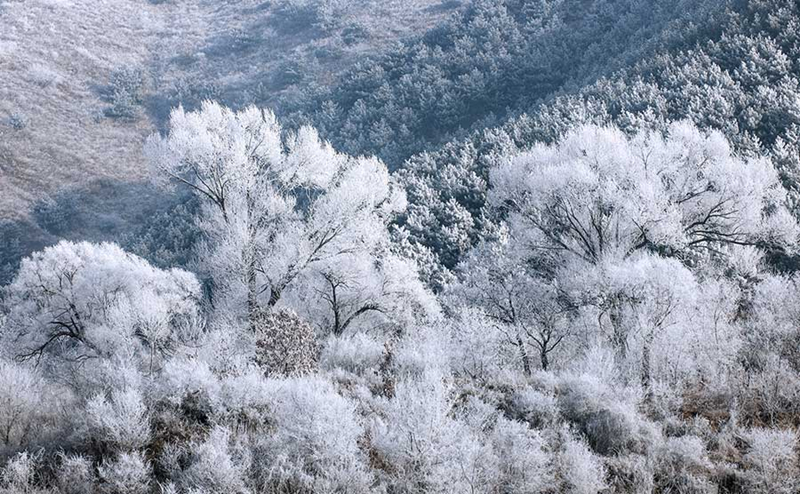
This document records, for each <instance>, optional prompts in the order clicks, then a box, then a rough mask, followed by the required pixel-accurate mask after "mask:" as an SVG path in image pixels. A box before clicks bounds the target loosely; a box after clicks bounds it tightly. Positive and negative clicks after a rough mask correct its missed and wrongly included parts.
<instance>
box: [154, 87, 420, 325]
mask: <svg viewBox="0 0 800 494" xmlns="http://www.w3.org/2000/svg"><path fill="white" fill-rule="evenodd" d="M148 154H149V155H150V160H151V163H152V165H153V167H154V168H155V169H156V173H157V174H158V176H159V177H161V178H166V179H169V180H170V181H172V182H178V183H182V184H184V185H187V186H189V187H190V188H191V189H193V190H194V191H195V192H196V193H197V194H198V195H199V196H200V197H201V198H203V199H205V206H204V208H203V211H202V213H201V215H200V216H201V218H200V220H199V223H198V226H199V227H200V229H201V230H202V232H203V233H204V235H205V237H206V243H205V247H204V248H203V249H201V252H200V259H199V262H200V264H201V265H202V266H203V267H204V269H206V270H207V271H208V272H209V273H210V274H211V278H212V280H213V284H214V297H215V304H216V305H217V306H222V305H224V304H230V305H231V306H230V309H231V310H233V311H234V314H236V313H238V311H239V310H240V307H242V306H243V305H245V304H243V302H245V303H246V308H247V314H248V320H250V321H251V322H252V317H253V315H254V314H255V313H256V310H257V309H258V308H259V307H260V306H265V307H268V308H270V307H273V306H275V305H276V304H277V303H278V302H279V301H280V300H281V299H282V297H283V295H284V294H285V293H286V292H287V290H289V289H291V288H293V285H295V284H298V280H300V279H301V278H303V277H307V276H311V275H310V274H309V273H311V271H312V270H316V271H317V272H318V273H319V274H320V276H322V277H323V279H324V278H325V277H326V276H327V277H328V278H329V279H330V280H331V281H329V282H328V283H327V285H328V286H327V288H325V289H324V293H325V295H324V296H325V297H326V298H327V299H329V304H330V310H331V312H333V314H334V317H333V319H334V322H333V323H332V329H333V331H334V332H341V331H342V330H343V326H344V325H345V322H346V321H347V319H348V318H350V317H352V316H356V315H360V314H363V313H365V312H369V311H377V310H379V309H383V307H384V306H383V305H382V304H381V305H379V304H378V303H376V302H375V301H373V300H369V299H367V300H364V301H362V302H359V303H354V304H351V305H352V308H351V309H348V311H347V314H346V315H343V310H344V308H343V307H342V304H341V303H340V302H339V301H340V300H341V299H340V298H339V297H340V294H341V293H342V292H343V291H345V290H348V289H349V290H354V291H359V290H361V284H362V283H366V284H369V283H372V282H373V281H372V279H371V278H367V279H362V277H361V276H358V275H354V274H353V273H351V272H350V270H351V269H356V270H359V269H361V264H362V263H363V264H364V265H366V264H368V263H370V262H375V260H376V255H377V252H378V251H381V250H382V249H384V248H385V247H386V244H387V241H388V236H387V235H388V233H387V228H386V226H387V224H388V223H389V221H391V219H392V217H393V215H394V214H395V213H396V212H398V211H401V210H402V209H403V208H404V207H405V195H404V193H403V191H402V190H401V189H400V188H399V187H397V186H396V185H395V184H394V183H393V181H392V180H391V178H390V176H389V174H388V171H387V170H386V167H385V166H384V165H383V164H382V163H381V162H380V161H378V160H376V159H370V158H351V157H348V156H345V155H343V154H340V153H337V152H336V151H334V150H333V149H332V148H331V146H330V145H329V144H327V143H326V142H323V141H321V140H320V139H319V137H318V136H317V133H316V131H314V130H313V129H311V128H309V127H304V128H301V129H300V130H298V131H297V132H296V133H289V134H288V135H285V136H284V135H283V132H282V129H281V126H280V125H279V124H278V122H277V121H276V119H275V116H274V115H273V114H272V112H270V111H267V110H260V109H258V108H255V107H250V108H247V109H244V110H242V111H240V112H235V111H232V110H229V109H226V108H223V107H222V106H220V105H218V104H215V103H211V102H206V103H205V104H203V106H202V108H201V109H200V110H199V111H197V112H192V113H187V112H185V111H184V110H183V109H181V108H179V109H177V110H175V111H174V112H173V113H172V116H171V119H170V130H169V133H168V135H167V136H166V137H153V138H151V139H150V141H149V144H148ZM346 257H347V258H349V259H351V260H352V259H356V260H358V262H355V263H351V265H350V266H348V263H347V262H346V261H345V260H344V259H345V258H346ZM343 283H344V284H343ZM345 285H346V286H345ZM322 286H325V283H322ZM334 297H336V302H332V300H333V299H334ZM337 312H338V316H339V322H338V325H337V322H336V317H337ZM342 317H344V320H343V319H342Z"/></svg>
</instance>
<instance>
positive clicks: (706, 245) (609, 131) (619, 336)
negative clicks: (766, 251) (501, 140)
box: [461, 122, 798, 383]
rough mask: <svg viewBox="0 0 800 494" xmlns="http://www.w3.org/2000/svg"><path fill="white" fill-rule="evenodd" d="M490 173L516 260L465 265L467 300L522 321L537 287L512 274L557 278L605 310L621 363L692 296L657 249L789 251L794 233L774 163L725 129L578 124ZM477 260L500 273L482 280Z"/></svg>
mask: <svg viewBox="0 0 800 494" xmlns="http://www.w3.org/2000/svg"><path fill="white" fill-rule="evenodd" d="M490 180H491V189H490V193H489V200H490V203H491V204H492V205H493V206H494V207H496V208H498V209H499V210H501V211H503V212H504V213H505V214H506V221H507V226H508V229H509V239H508V241H507V242H508V245H507V246H506V247H505V249H506V250H508V251H509V252H512V253H514V254H513V255H514V256H516V258H517V259H519V261H518V262H516V265H515V266H514V267H513V269H510V270H506V271H507V272H508V274H509V276H506V277H505V278H504V277H503V275H502V271H503V270H497V269H496V268H494V267H492V266H493V264H496V263H497V261H496V260H495V259H494V256H478V258H477V259H472V260H470V261H469V263H467V264H464V265H462V268H461V271H462V273H466V274H462V284H468V285H470V288H469V290H468V291H467V298H468V300H471V301H472V302H473V303H477V304H478V305H481V306H483V307H485V310H488V311H489V312H490V313H492V312H497V313H499V314H506V313H511V311H510V309H511V308H513V309H514V313H515V315H516V316H517V318H518V314H519V313H521V309H524V308H525V305H523V303H522V302H523V301H525V300H526V299H525V294H524V292H526V291H529V290H526V289H522V288H520V286H521V285H519V283H521V282H519V281H514V280H513V279H512V278H530V277H533V279H535V278H536V277H539V278H541V279H544V280H549V282H550V283H552V284H553V286H555V287H558V290H560V291H561V292H562V294H561V295H562V296H565V297H566V302H567V305H572V306H573V307H594V308H595V309H596V310H597V320H598V322H599V324H600V329H601V332H604V333H608V334H609V336H610V338H609V339H610V341H611V343H612V344H613V346H614V347H615V348H616V349H617V351H618V355H619V357H620V360H625V359H626V358H627V356H626V349H627V345H628V337H629V333H630V332H631V331H632V329H636V330H637V331H638V332H639V333H640V334H642V335H643V339H644V341H645V342H646V344H647V345H652V342H653V341H654V340H655V338H656V336H657V334H658V333H659V332H660V331H662V330H663V329H664V328H666V327H669V326H670V325H672V324H673V322H674V318H673V316H675V315H676V314H677V308H678V307H681V310H684V309H685V308H686V307H685V306H683V302H684V301H685V300H687V299H689V298H691V296H687V295H686V293H685V292H686V291H687V290H689V291H691V286H694V281H693V276H692V274H691V273H688V272H686V270H685V269H684V268H683V266H682V265H681V264H679V263H677V262H672V263H671V264H670V262H666V261H665V260H663V259H659V257H667V258H669V257H674V258H677V259H680V260H681V261H682V262H683V263H684V264H686V265H689V266H692V265H696V264H697V262H699V261H700V260H702V259H708V258H717V259H720V258H725V256H727V255H728V254H727V253H728V252H730V249H728V248H727V247H731V246H737V247H740V246H748V247H751V248H755V249H763V248H766V247H777V248H787V249H788V248H791V246H792V245H793V244H794V242H795V241H796V238H797V234H798V227H797V224H796V222H795V220H794V219H793V218H792V216H791V214H790V213H789V211H788V210H787V208H786V206H785V201H786V193H785V189H784V188H783V187H781V184H780V181H779V178H778V174H777V172H776V171H775V169H774V167H773V166H772V165H771V163H770V162H769V161H767V160H765V159H750V160H747V159H743V158H741V157H738V156H736V155H734V154H733V152H732V151H731V149H730V147H729V145H728V143H727V141H725V139H724V138H723V137H722V136H721V134H719V133H716V132H711V133H708V134H705V133H703V132H701V131H699V130H698V129H697V128H695V127H694V126H693V125H691V124H688V123H683V122H681V123H675V124H673V125H671V126H670V127H669V129H668V131H667V132H666V134H660V133H653V132H642V133H640V134H638V135H636V136H634V137H632V138H628V137H626V136H625V135H624V134H623V133H622V132H620V131H619V130H616V129H613V128H603V127H596V126H582V127H579V128H577V129H575V130H573V131H572V132H570V133H568V134H567V135H566V136H565V137H564V138H563V139H562V140H561V141H559V142H558V143H556V144H554V145H550V146H548V145H541V144H540V145H536V146H534V147H533V148H532V149H531V150H529V151H527V152H525V153H522V154H520V155H518V156H516V157H514V158H512V159H509V160H507V161H505V162H501V163H500V164H499V165H498V166H496V167H495V168H493V169H492V170H491V171H490ZM654 255H655V256H658V257H653V256H654ZM473 257H475V256H473ZM481 265H483V267H484V268H486V269H488V270H489V271H488V272H489V273H490V274H491V275H492V276H484V277H483V279H481V278H480V276H479V274H480V273H481V269H480V267H481ZM484 270H485V269H484ZM512 275H513V276H512ZM576 279H581V280H582V281H581V282H580V283H576V282H575V280H576ZM515 284H517V285H519V286H515ZM679 284H682V285H683V286H682V287H680V286H677V285H679ZM509 285H510V286H512V288H513V291H512V290H508V289H506V288H505V287H506V286H509ZM569 285H572V286H578V287H579V289H574V290H566V287H567V286H569ZM530 293H531V294H533V293H534V292H532V291H530ZM529 297H534V298H535V297H537V296H536V295H530V296H529ZM515 299H517V302H514V303H513V304H512V302H513V301H514V300H515ZM556 300H558V298H557V299H556ZM526 303H527V304H528V305H531V304H532V302H530V301H528V302H526ZM644 315H646V317H644ZM644 326H647V327H646V328H645V327H644ZM606 329H607V330H606ZM649 351H650V347H649V346H646V347H645V348H644V352H645V353H644V355H643V356H642V359H643V360H645V362H643V367H642V372H643V374H642V380H643V382H645V383H648V382H649V380H650V376H649V363H648V362H647V361H648V360H649Z"/></svg>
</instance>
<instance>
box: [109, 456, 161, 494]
mask: <svg viewBox="0 0 800 494" xmlns="http://www.w3.org/2000/svg"><path fill="white" fill-rule="evenodd" d="M150 473H151V470H150V464H149V463H148V462H147V460H145V458H144V456H143V455H142V453H140V452H138V451H134V452H131V453H120V455H119V456H118V457H117V458H115V459H114V460H108V459H106V460H104V461H103V464H102V465H100V466H99V467H97V475H98V476H99V477H100V492H102V493H103V494H106V493H107V494H147V493H148V492H150V482H151V480H150Z"/></svg>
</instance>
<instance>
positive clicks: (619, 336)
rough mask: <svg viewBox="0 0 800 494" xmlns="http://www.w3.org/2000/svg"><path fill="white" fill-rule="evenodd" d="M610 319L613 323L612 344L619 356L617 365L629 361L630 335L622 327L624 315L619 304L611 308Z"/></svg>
mask: <svg viewBox="0 0 800 494" xmlns="http://www.w3.org/2000/svg"><path fill="white" fill-rule="evenodd" d="M608 318H609V320H610V321H611V344H612V345H613V346H614V350H615V351H616V354H617V365H622V364H623V363H624V362H625V361H626V360H627V359H628V335H627V334H625V329H624V328H623V327H622V314H621V311H620V308H619V306H618V304H617V302H615V303H614V305H613V306H612V307H611V310H610V311H609V314H608Z"/></svg>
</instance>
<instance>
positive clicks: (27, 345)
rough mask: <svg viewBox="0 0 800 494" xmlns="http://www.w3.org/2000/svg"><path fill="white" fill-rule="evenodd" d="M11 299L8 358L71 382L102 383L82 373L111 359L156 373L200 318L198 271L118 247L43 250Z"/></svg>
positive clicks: (12, 288) (25, 265) (28, 262)
mask: <svg viewBox="0 0 800 494" xmlns="http://www.w3.org/2000/svg"><path fill="white" fill-rule="evenodd" d="M6 294H7V300H6V301H7V302H8V306H9V307H11V310H10V312H9V315H8V320H7V322H6V325H5V327H6V331H7V333H6V334H5V335H3V336H4V339H5V341H8V342H10V343H9V345H8V347H7V348H6V350H7V351H10V352H11V353H12V355H9V356H10V357H14V358H16V359H17V360H22V361H25V360H34V361H36V362H37V363H40V364H42V366H43V368H44V369H45V370H46V371H47V372H49V373H50V375H51V377H53V378H54V379H56V380H60V381H66V382H67V383H68V384H70V385H75V384H76V381H78V380H80V379H81V378H83V377H88V378H89V379H104V378H103V377H97V376H84V375H83V374H85V373H87V372H89V373H91V372H100V371H99V370H98V369H100V368H101V367H102V364H103V363H109V362H113V364H110V365H111V366H112V367H113V366H114V365H117V366H119V365H122V366H126V365H127V366H128V368H131V367H132V368H134V369H137V370H139V371H141V372H144V373H146V374H152V373H153V372H155V371H156V370H157V369H158V368H159V366H160V363H161V362H163V360H164V358H166V357H168V356H170V355H171V354H172V353H174V352H175V351H176V349H178V348H179V347H180V345H181V344H182V343H185V341H186V339H188V338H191V337H192V336H191V332H192V331H193V328H196V327H197V325H196V322H197V320H198V318H199V315H200V309H199V305H198V302H199V299H200V283H199V282H198V281H197V279H196V277H195V276H194V275H193V274H192V273H189V272H186V271H182V270H179V269H173V270H169V271H165V270H161V269H158V268H155V267H153V266H151V265H150V264H149V263H148V262H147V261H145V260H144V259H141V258H139V257H137V256H134V255H132V254H128V253H126V252H125V251H123V250H122V249H121V248H119V247H118V246H117V245H114V244H99V245H97V244H90V243H86V242H81V243H72V242H67V241H62V242H60V243H59V244H57V245H54V246H52V247H48V248H46V249H45V250H43V251H42V252H37V253H35V254H33V255H32V256H31V257H29V258H27V259H25V260H23V261H22V265H21V266H20V269H19V272H18V273H17V276H16V277H15V278H14V280H13V281H12V283H11V284H10V285H8V287H6ZM87 361H92V362H97V364H96V365H93V366H84V365H83V364H84V363H85V362H87ZM114 374H121V373H120V371H119V368H118V367H117V368H116V369H115V370H112V373H111V375H112V376H114Z"/></svg>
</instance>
